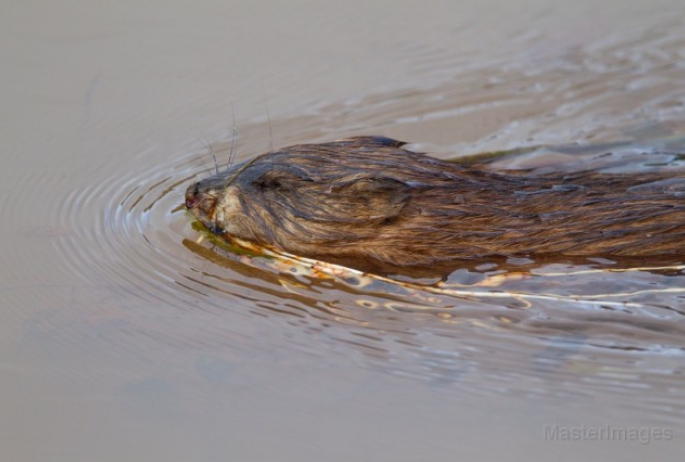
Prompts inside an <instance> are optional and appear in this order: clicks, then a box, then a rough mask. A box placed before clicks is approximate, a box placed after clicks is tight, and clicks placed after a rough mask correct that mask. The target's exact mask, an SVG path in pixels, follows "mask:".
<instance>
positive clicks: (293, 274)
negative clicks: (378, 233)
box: [0, 0, 685, 461]
mask: <svg viewBox="0 0 685 462" xmlns="http://www.w3.org/2000/svg"><path fill="white" fill-rule="evenodd" d="M683 19H685V11H684V9H683V6H682V5H681V2H678V1H669V0H658V1H653V0H650V1H633V2H619V1H607V2H603V3H601V4H599V5H598V4H597V3H596V2H590V1H584V0H583V1H577V0H576V1H573V2H571V1H563V2H556V3H555V4H553V5H550V4H549V2H542V1H539V0H519V1H516V2H504V1H490V2H473V3H471V2H461V3H460V4H458V5H455V4H453V2H447V1H444V2H441V1H430V2H427V3H426V2H422V3H421V4H417V3H414V2H404V1H401V2H395V1H393V2H384V1H381V2H374V3H373V4H372V5H368V4H366V3H363V2H352V3H349V2H347V3H345V4H342V3H339V2H338V3H335V2H331V3H326V2H324V3H321V2H308V1H297V2H290V6H288V7H284V6H282V5H280V4H279V3H273V4H261V5H253V4H248V3H244V4H243V3H232V4H225V3H222V2H212V1H200V2H199V3H198V2H195V3H193V4H192V5H191V4H189V3H186V2H175V1H172V2H159V1H155V0H147V1H144V2H135V3H133V2H132V3H128V2H118V3H116V4H115V3H112V4H107V5H103V4H98V5H94V4H93V5H90V4H85V3H83V2H77V1H66V2H60V3H59V4H55V3H53V2H41V1H34V2H29V3H18V2H15V3H14V4H11V5H10V4H8V5H5V6H4V7H3V14H2V15H0V58H1V59H2V61H3V71H2V74H3V79H2V80H1V81H0V82H1V83H0V97H1V100H2V101H3V108H2V110H0V149H2V153H3V157H2V158H3V168H2V170H1V173H0V174H1V175H2V180H3V181H2V182H1V183H0V188H2V197H3V199H4V201H3V202H4V207H3V208H2V216H1V218H2V220H1V222H2V226H0V230H1V231H0V232H1V233H2V238H3V239H2V240H3V244H2V255H3V262H4V264H3V265H2V267H1V271H2V278H1V279H0V280H1V281H2V283H1V285H0V293H1V294H2V296H1V298H0V309H1V310H2V315H3V322H2V323H1V326H0V365H1V367H2V381H0V384H1V385H0V396H1V397H2V401H1V403H2V415H3V417H2V420H1V421H2V427H0V428H1V429H0V443H1V444H0V455H2V458H3V460H5V459H6V460H17V461H33V460H55V461H67V460H69V461H72V460H98V461H109V460H112V461H114V460H141V461H143V460H212V461H213V460H276V459H278V460H293V461H295V460H304V459H307V460H341V461H342V460H350V459H359V460H372V459H373V460H436V461H438V460H439V461H447V460H462V459H465V460H502V459H504V458H512V457H514V458H515V459H516V460H519V459H520V460H546V459H549V458H551V457H553V458H555V459H556V460H578V459H579V458H581V457H582V458H584V459H596V460H644V459H647V458H654V459H657V458H658V459H659V460H677V459H676V458H677V457H678V456H681V455H682V450H681V448H682V441H683V436H684V432H683V424H684V423H685V405H684V404H683V403H684V402H685V400H684V399H683V398H685V396H684V395H685V387H684V386H683V384H684V378H683V372H684V369H683V367H684V366H683V364H685V362H684V361H685V357H684V356H685V340H684V339H685V335H684V334H685V323H684V319H683V318H684V315H685V275H684V274H683V270H684V269H685V267H684V266H683V265H684V264H685V261H682V262H681V261H668V262H666V261H663V262H659V261H657V262H654V261H650V262H645V263H644V264H625V263H621V262H613V261H607V260H602V259H585V260H572V261H571V260H560V261H554V262H540V261H537V262H536V261H531V260H527V259H513V260H510V261H508V262H499V263H494V262H487V261H486V262H479V263H477V264H473V265H468V266H464V267H463V268H461V269H459V270H457V271H455V272H454V273H453V274H452V275H451V276H450V278H449V279H448V280H447V281H446V282H444V283H441V284H436V282H435V281H419V282H420V283H422V284H424V285H425V286H426V287H423V288H422V287H416V286H412V287H410V288H407V287H403V286H401V285H398V284H393V283H391V282H387V281H382V280H378V279H373V278H368V277H359V278H356V279H355V278H346V277H340V276H337V277H336V276H326V275H323V276H322V275H313V274H311V273H309V272H306V271H303V270H301V269H298V268H293V267H292V265H290V264H289V263H287V262H283V261H275V260H272V259H268V258H264V257H252V256H249V255H243V254H237V253H234V252H231V251H227V250H225V249H223V248H221V247H218V246H215V245H213V244H212V243H211V241H210V240H208V239H206V236H204V235H203V234H202V233H201V232H198V231H196V230H195V229H194V228H193V227H192V226H191V220H190V218H189V217H188V216H187V214H186V213H185V212H184V210H183V207H182V201H183V192H184V190H185V188H186V187H187V185H188V184H190V183H191V182H192V181H195V180H197V179H198V178H202V177H205V176H206V175H208V174H209V172H211V170H212V169H213V161H212V159H211V156H210V155H209V149H210V147H211V149H213V150H214V152H215V155H216V157H217V158H218V159H219V161H220V162H226V160H227V158H228V155H229V152H230V149H231V144H232V138H233V137H232V127H233V125H234V124H235V125H236V126H237V127H238V136H237V138H236V145H237V152H238V154H237V159H236V160H237V161H240V160H244V159H248V158H250V157H252V156H254V155H257V154H259V153H261V152H263V151H265V150H267V149H269V148H270V146H272V145H273V146H275V147H278V146H285V145H288V144H291V143H300V142H317V141H326V140H331V139H337V138H342V137H345V136H350V135H364V134H381V135H386V136H391V137H395V138H398V139H402V140H406V141H410V142H412V143H413V144H412V145H411V147H412V148H414V149H418V150H423V151H425V152H429V153H431V155H435V156H438V157H442V158H453V157H459V156H467V155H472V154H477V153H482V152H494V151H504V150H512V149H521V154H519V155H517V156H509V157H505V158H502V159H501V160H499V161H497V162H495V163H493V164H492V165H491V166H492V168H531V169H534V171H536V172H549V171H573V170H581V169H594V170H599V171H606V172H627V171H647V170H668V171H682V169H683V161H682V153H683V152H685V145H684V144H683V142H682V136H683V134H685V117H684V115H685V87H684V86H683V82H685V52H684V51H683V50H685V27H684V26H683V24H685V22H684V21H683ZM270 132H271V133H272V135H271V134H270ZM567 430H569V431H570V430H577V431H580V434H581V437H579V438H571V437H568V438H564V434H565V433H564V431H567ZM593 431H596V434H595V433H592V432H593ZM611 431H614V433H611ZM583 432H585V433H583ZM601 432H604V433H601ZM593 435H595V436H593ZM598 435H605V436H604V437H601V436H598ZM606 435H611V436H606Z"/></svg>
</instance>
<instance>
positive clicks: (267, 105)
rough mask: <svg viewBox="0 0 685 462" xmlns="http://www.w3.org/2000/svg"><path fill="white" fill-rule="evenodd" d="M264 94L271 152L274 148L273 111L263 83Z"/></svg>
mask: <svg viewBox="0 0 685 462" xmlns="http://www.w3.org/2000/svg"><path fill="white" fill-rule="evenodd" d="M262 96H263V97H264V107H265V108H266V121H267V122H268V124H269V152H273V150H274V132H273V130H272V129H271V113H270V111H269V100H267V99H266V93H264V85H263V84H262Z"/></svg>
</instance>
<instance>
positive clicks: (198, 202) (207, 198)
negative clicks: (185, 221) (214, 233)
mask: <svg viewBox="0 0 685 462" xmlns="http://www.w3.org/2000/svg"><path fill="white" fill-rule="evenodd" d="M216 202H217V197H216V196H214V195H212V194H209V193H206V192H200V191H199V187H198V183H195V184H193V185H191V186H190V187H189V188H188V190H187V191H186V208H187V209H188V210H189V211H190V212H191V213H192V214H193V215H195V216H196V217H197V218H199V219H201V220H202V221H204V219H203V218H212V217H213V212H214V210H216Z"/></svg>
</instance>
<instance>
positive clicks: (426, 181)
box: [186, 137, 685, 268]
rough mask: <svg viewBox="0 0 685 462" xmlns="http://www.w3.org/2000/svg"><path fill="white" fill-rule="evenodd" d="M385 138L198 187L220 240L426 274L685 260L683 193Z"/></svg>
mask: <svg viewBox="0 0 685 462" xmlns="http://www.w3.org/2000/svg"><path fill="white" fill-rule="evenodd" d="M404 144H405V143H403V142H400V141H396V140H392V139H389V138H383V137H357V138H349V139H345V140H340V141H334V142H330V143H322V144H301V145H296V146H290V147H287V148H284V149H281V150H277V151H274V152H269V153H266V154H263V155H261V156H258V157H256V158H254V159H252V160H250V161H247V162H244V163H242V164H239V165H235V166H233V167H231V168H229V169H227V170H226V171H224V172H221V173H218V174H216V175H214V176H211V177H209V178H206V179H204V180H202V181H200V182H197V183H194V184H192V185H191V186H190V187H189V188H188V190H187V192H186V207H187V208H188V209H189V210H190V212H191V213H192V214H193V215H194V216H195V217H196V218H197V219H199V220H200V221H201V222H202V223H204V224H205V225H206V226H207V227H208V228H209V229H210V230H211V231H212V232H214V233H215V234H219V235H221V234H224V233H225V234H227V235H229V236H234V237H237V238H240V239H244V240H248V241H252V242H255V243H257V244H262V245H268V246H273V247H274V248H276V249H280V250H283V251H286V252H289V253H292V254H296V255H300V256H304V257H311V258H316V259H319V260H327V261H333V262H339V261H347V262H349V261H359V262H364V263H365V264H366V265H378V266H391V267H414V268H416V267H431V266H432V265H440V264H444V262H446V261H453V260H464V259H482V258H484V257H498V256H499V257H510V256H536V257H537V256H549V255H564V256H596V257H600V256H617V257H666V256H671V257H673V256H679V255H683V256H685V198H684V197H683V193H682V191H685V188H684V187H683V185H684V184H685V182H683V181H681V180H680V179H679V178H676V177H674V176H673V175H670V176H668V175H665V174H658V173H656V174H655V173H640V174H601V173H596V172H588V171H584V172H580V173H572V174H548V175H540V176H532V175H530V174H526V173H519V172H511V171H504V172H493V171H489V170H487V169H485V168H483V167H482V166H478V165H476V166H465V165H457V164H453V163H449V162H445V161H441V160H438V159H435V158H431V157H429V156H426V155H424V154H421V153H416V152H412V151H409V150H406V149H403V148H402V146H403V145H404Z"/></svg>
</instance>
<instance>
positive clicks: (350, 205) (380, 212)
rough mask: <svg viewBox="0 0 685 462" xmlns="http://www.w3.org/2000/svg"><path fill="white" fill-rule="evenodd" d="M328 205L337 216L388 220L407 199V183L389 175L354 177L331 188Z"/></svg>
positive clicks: (399, 210)
mask: <svg viewBox="0 0 685 462" xmlns="http://www.w3.org/2000/svg"><path fill="white" fill-rule="evenodd" d="M331 193H332V194H331V195H330V196H329V202H330V205H331V206H332V207H333V208H334V210H335V214H336V215H338V216H339V217H354V218H353V220H355V221H356V220H365V221H369V220H371V221H380V222H383V221H387V220H390V219H392V218H395V217H396V216H398V215H399V213H400V212H401V210H402V209H403V208H404V206H405V205H406V204H407V202H408V201H409V186H407V185H406V184H405V183H403V182H402V181H399V180H395V179H392V178H373V177H366V178H356V179H352V180H350V181H346V182H344V183H342V184H338V185H336V186H334V187H333V188H331Z"/></svg>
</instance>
